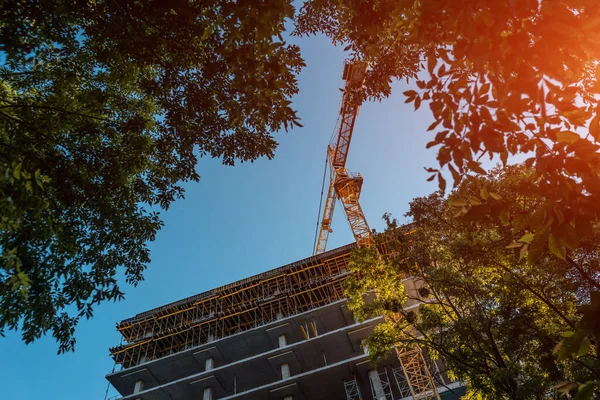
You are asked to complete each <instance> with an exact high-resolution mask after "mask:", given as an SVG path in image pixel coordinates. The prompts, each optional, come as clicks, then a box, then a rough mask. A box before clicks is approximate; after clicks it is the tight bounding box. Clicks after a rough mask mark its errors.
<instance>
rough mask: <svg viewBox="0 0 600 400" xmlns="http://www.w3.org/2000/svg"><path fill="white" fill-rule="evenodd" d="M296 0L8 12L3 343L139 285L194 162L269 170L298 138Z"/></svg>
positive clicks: (4, 35) (0, 245)
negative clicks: (286, 139)
mask: <svg viewBox="0 0 600 400" xmlns="http://www.w3.org/2000/svg"><path fill="white" fill-rule="evenodd" d="M293 13H294V9H293V7H292V6H291V4H290V1H288V0H270V1H265V2H253V1H240V2H235V3H232V2H228V1H224V0H216V1H200V2H189V1H159V0H151V1H144V2H122V1H115V0H101V1H94V2H90V1H83V0H76V1H62V0H58V1H55V0H52V1H49V0H37V1H34V0H31V1H28V0H20V1H14V2H4V3H3V4H2V6H1V7H0V21H2V22H1V23H0V52H1V53H0V60H2V66H1V67H0V218H1V219H0V251H1V252H2V257H1V259H0V333H2V332H3V331H4V330H5V329H11V330H19V331H21V332H22V337H23V340H24V341H25V342H26V343H30V342H32V341H34V340H35V339H37V338H39V337H40V336H41V335H43V334H46V333H47V332H51V333H52V335H53V336H54V337H55V338H56V340H57V341H58V344H59V352H64V351H68V350H73V348H74V344H75V337H74V330H75V326H76V324H77V322H78V320H79V319H80V318H83V317H85V318H89V317H91V316H92V313H93V308H94V306H95V305H97V304H99V303H101V302H103V301H106V300H119V299H122V298H123V292H122V291H121V288H120V286H119V284H118V281H117V271H119V270H122V271H123V272H124V275H125V276H126V281H127V283H130V284H134V285H135V284H137V283H139V282H140V281H141V280H142V279H143V276H142V273H143V271H144V268H145V267H146V265H147V263H148V261H149V252H148V248H147V243H148V241H151V240H153V239H154V237H155V235H156V232H157V231H158V230H159V229H160V227H161V225H162V223H161V221H160V218H159V214H158V211H159V210H160V209H167V208H168V207H169V205H170V204H171V203H172V202H173V201H174V200H175V199H178V198H181V197H183V189H182V187H181V183H182V182H185V181H197V180H198V179H199V175H198V173H197V171H196V163H197V159H198V157H204V156H211V157H218V158H222V160H223V163H224V164H227V165H234V163H235V161H241V162H244V161H253V160H255V159H257V158H259V157H265V156H266V157H268V158H269V159H270V158H272V157H273V154H274V153H273V152H274V149H275V147H276V145H277V143H276V141H275V140H274V138H273V133H274V132H276V131H278V130H280V129H281V128H282V127H283V128H285V129H286V130H287V129H288V128H290V127H292V126H293V125H299V123H298V117H297V116H296V113H295V111H293V110H292V109H291V107H290V104H291V101H290V98H291V96H293V95H294V94H295V93H297V91H298V87H297V83H296V78H295V77H296V75H297V74H298V73H299V71H300V69H301V67H302V66H303V62H302V59H301V58H300V55H299V49H298V48H297V47H296V46H293V45H289V44H286V42H284V41H283V40H282V37H281V33H282V32H283V31H284V22H285V20H286V19H287V18H290V17H292V15H293Z"/></svg>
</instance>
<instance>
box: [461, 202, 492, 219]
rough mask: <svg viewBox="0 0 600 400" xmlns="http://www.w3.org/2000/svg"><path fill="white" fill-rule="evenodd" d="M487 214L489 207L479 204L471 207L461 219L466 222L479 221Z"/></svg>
mask: <svg viewBox="0 0 600 400" xmlns="http://www.w3.org/2000/svg"><path fill="white" fill-rule="evenodd" d="M489 212H490V205H489V204H481V205H478V206H473V207H471V209H470V210H469V211H467V213H466V214H465V216H464V217H463V218H464V219H465V220H466V221H480V220H481V219H483V217H485V216H486V215H488V214H489Z"/></svg>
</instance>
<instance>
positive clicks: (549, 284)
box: [347, 166, 600, 399]
mask: <svg viewBox="0 0 600 400" xmlns="http://www.w3.org/2000/svg"><path fill="white" fill-rule="evenodd" d="M539 179H540V178H539V177H538V176H537V174H536V173H535V172H533V171H529V170H528V169H527V168H524V167H522V166H518V167H507V168H504V169H497V170H495V171H493V173H492V174H490V175H489V176H485V177H480V178H478V179H476V180H466V181H464V182H463V183H461V184H460V185H459V187H458V188H457V190H456V191H454V192H453V193H452V194H451V195H450V196H449V197H448V198H445V197H444V196H443V195H442V194H441V193H439V192H438V193H435V194H432V195H430V196H428V197H423V198H417V199H414V200H413V201H412V202H411V204H410V211H409V212H408V214H407V216H408V217H410V218H411V219H412V220H413V223H412V224H411V225H410V226H409V227H408V228H407V227H400V226H398V224H397V222H396V221H395V220H393V219H392V218H390V217H389V216H388V217H386V218H387V222H388V229H387V231H386V232H385V233H384V234H382V235H381V236H380V237H379V239H380V240H381V241H382V243H383V244H384V245H385V247H386V249H387V251H386V254H388V255H387V256H379V257H378V256H377V255H376V254H375V253H374V252H373V250H368V249H361V250H360V251H359V252H356V253H355V254H354V255H353V258H352V262H351V268H352V269H353V270H355V271H356V272H357V273H358V274H360V276H361V277H364V278H365V281H364V282H363V284H362V286H357V285H349V286H348V289H347V293H348V295H349V297H350V298H351V299H353V300H352V301H351V302H349V306H350V308H351V309H353V310H355V311H356V315H357V316H358V317H359V318H366V317H368V316H369V315H371V313H373V312H374V313H383V314H384V315H386V317H387V322H386V323H385V324H383V325H382V326H381V327H378V328H377V329H376V331H375V333H374V335H373V336H372V337H371V338H370V340H369V350H370V351H371V352H372V353H373V354H374V355H375V356H381V355H383V354H385V353H386V352H387V351H389V348H390V346H392V345H412V344H419V345H421V346H422V347H423V348H425V349H426V350H427V352H428V353H429V354H430V355H431V356H433V357H439V358H440V359H441V360H442V361H443V362H444V364H445V365H446V367H447V368H448V369H449V370H450V373H451V374H452V375H454V376H455V377H456V378H458V379H460V380H462V381H465V382H467V383H468V386H469V390H470V392H471V394H478V395H480V396H482V397H483V398H490V399H504V398H508V399H541V398H548V397H549V396H552V395H554V396H557V395H559V393H560V392H561V391H562V392H569V391H570V392H575V391H576V390H577V388H578V387H579V386H581V388H580V390H579V391H578V394H577V396H578V397H576V398H578V399H584V398H591V396H592V395H593V391H594V387H595V385H597V381H594V379H597V377H598V376H599V375H600V358H599V357H600V353H599V351H598V348H599V347H598V346H599V344H600V342H599V340H598V339H599V338H600V335H599V334H600V326H599V325H598V321H600V313H599V312H598V308H597V307H598V304H599V303H598V300H599V293H600V292H598V290H597V287H598V284H599V283H600V268H599V266H600V252H599V250H600V248H599V245H598V244H599V243H600V231H598V229H597V224H596V222H597V221H594V227H595V228H594V229H592V233H590V234H589V235H588V237H587V238H586V239H585V240H583V241H581V242H580V243H579V244H578V246H577V248H576V249H575V250H573V251H572V252H571V255H570V258H569V261H568V262H566V261H565V260H563V259H561V258H559V257H556V256H555V255H554V254H553V253H554V251H553V250H552V248H551V247H552V246H551V245H550V246H549V245H548V244H545V245H544V243H542V244H540V248H539V249H538V250H536V251H538V252H539V254H538V255H537V257H536V258H535V260H532V259H531V258H528V257H526V256H525V251H524V247H525V246H527V245H528V244H529V245H532V243H533V242H532V240H535V239H532V237H534V235H532V234H531V233H527V234H525V235H523V236H522V237H521V238H520V241H519V242H515V241H514V240H513V236H514V228H513V226H511V225H510V224H509V223H505V224H498V223H497V222H496V219H495V217H494V215H493V214H494V212H495V210H494V209H492V210H491V211H489V213H491V214H492V215H487V214H486V215H485V216H484V217H481V218H479V217H478V218H474V217H473V218H469V217H468V216H464V215H462V214H461V213H460V212H459V213H457V212H456V202H461V201H463V200H462V199H464V198H471V199H474V201H475V199H478V198H479V196H482V195H483V197H486V196H487V197H489V198H491V199H495V200H493V201H494V202H497V203H499V204H497V205H495V209H497V210H504V209H506V207H507V206H506V205H504V204H503V203H505V202H507V201H506V200H504V199H516V201H511V202H509V203H510V205H509V206H508V208H509V212H511V213H515V214H521V213H525V214H534V213H535V212H536V211H537V210H538V209H539V206H540V204H543V203H544V202H545V201H546V199H544V198H540V197H538V194H537V192H535V191H530V192H529V195H528V196H524V195H523V193H527V192H528V191H527V188H529V187H531V186H532V185H536V184H537V181H538V180H539ZM475 194H477V197H475ZM492 204H495V203H492ZM465 217H467V218H465ZM377 257H378V258H377ZM378 271H385V276H381V275H380V274H378ZM404 277H411V278H412V280H413V281H414V282H417V283H418V287H419V289H418V290H405V289H404V288H403V285H402V284H400V283H399V282H400V281H401V279H402V278H404ZM394 287H395V288H396V291H395V292H396V294H397V299H394V300H393V301H390V298H391V295H384V296H379V295H378V296H377V298H376V299H375V300H374V301H372V302H370V303H369V302H366V303H365V302H364V301H363V293H365V292H367V289H368V288H371V289H374V290H375V292H376V293H378V294H379V292H380V288H383V293H384V294H385V293H394ZM411 300H412V301H420V302H423V304H422V305H421V306H420V308H418V312H415V311H414V309H413V310H410V311H406V310H403V308H402V306H401V305H402V304H406V302H407V301H411ZM399 305H400V307H399ZM592 309H594V310H592ZM586 396H587V397H586Z"/></svg>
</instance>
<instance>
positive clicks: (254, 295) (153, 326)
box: [110, 243, 356, 368]
mask: <svg viewBox="0 0 600 400" xmlns="http://www.w3.org/2000/svg"><path fill="white" fill-rule="evenodd" d="M354 247H356V245H355V244H354V243H353V244H349V245H346V246H344V247H340V248H338V249H335V250H332V251H329V252H327V253H323V254H319V255H317V256H313V257H310V258H307V259H305V260H302V261H298V262H295V263H293V264H289V265H287V266H284V267H280V268H277V269H274V270H271V271H268V272H265V273H263V274H259V275H256V276H253V277H250V278H247V279H244V280H242V281H238V282H235V283H232V284H230V285H226V286H223V287H220V288H217V289H213V290H211V291H208V292H205V293H201V294H199V295H196V296H193V297H190V298H187V299H184V300H181V301H178V302H175V303H171V304H168V305H166V306H163V307H160V308H156V309H154V310H150V311H147V312H144V313H141V314H138V315H137V316H135V317H133V318H130V319H127V320H124V321H122V322H121V323H119V324H117V330H118V331H119V332H120V333H121V335H122V336H123V339H124V343H123V344H121V345H120V346H117V347H114V348H111V349H110V352H111V355H112V357H113V359H114V360H115V362H116V363H117V364H118V365H120V366H121V368H130V367H133V366H136V365H139V364H142V363H144V362H147V361H151V360H155V359H158V358H161V357H164V356H167V355H169V354H173V353H176V352H180V351H184V350H186V349H188V348H191V347H195V346H198V345H201V344H204V343H207V342H210V341H212V340H216V339H219V338H222V337H226V336H230V335H233V334H235V333H238V332H241V331H245V330H248V329H252V328H255V327H257V326H261V325H264V324H267V323H270V322H273V321H276V320H278V319H281V318H285V317H288V316H291V315H294V314H298V313H302V312H305V311H308V310H311V309H313V308H318V307H321V306H323V305H326V304H329V303H332V302H334V301H337V300H341V299H343V298H344V288H343V286H342V283H343V281H344V280H345V279H346V277H347V276H348V274H349V273H350V272H349V271H348V270H347V265H348V260H349V258H350V250H351V249H353V248H354ZM307 328H309V329H308V332H307V335H310V333H311V332H310V331H311V330H314V326H313V327H311V326H308V327H307Z"/></svg>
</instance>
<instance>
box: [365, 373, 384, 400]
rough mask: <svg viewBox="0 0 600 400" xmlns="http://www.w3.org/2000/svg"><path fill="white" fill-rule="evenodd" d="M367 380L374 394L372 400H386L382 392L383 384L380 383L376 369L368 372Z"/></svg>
mask: <svg viewBox="0 0 600 400" xmlns="http://www.w3.org/2000/svg"><path fill="white" fill-rule="evenodd" d="M369 380H370V381H371V387H372V388H373V393H375V396H374V397H375V399H374V400H386V397H385V391H384V390H383V384H382V383H381V378H380V377H379V372H377V370H376V369H372V370H370V371H369Z"/></svg>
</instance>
